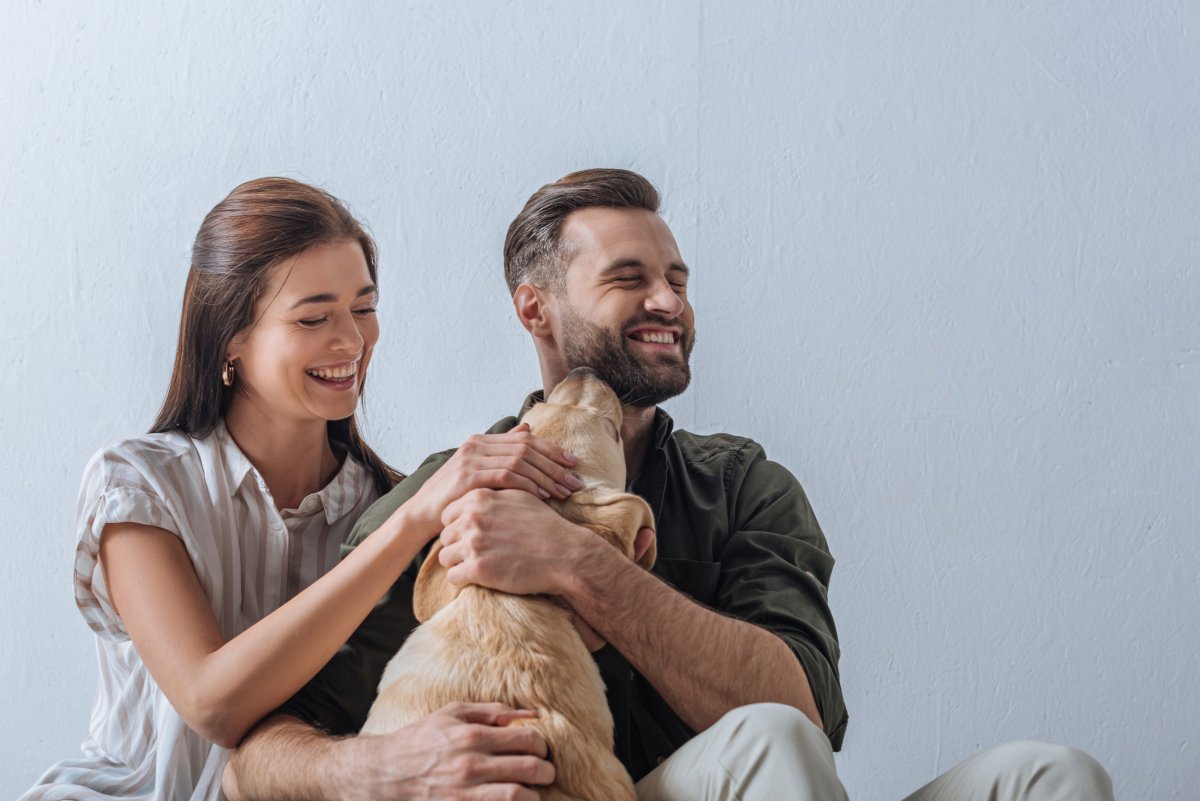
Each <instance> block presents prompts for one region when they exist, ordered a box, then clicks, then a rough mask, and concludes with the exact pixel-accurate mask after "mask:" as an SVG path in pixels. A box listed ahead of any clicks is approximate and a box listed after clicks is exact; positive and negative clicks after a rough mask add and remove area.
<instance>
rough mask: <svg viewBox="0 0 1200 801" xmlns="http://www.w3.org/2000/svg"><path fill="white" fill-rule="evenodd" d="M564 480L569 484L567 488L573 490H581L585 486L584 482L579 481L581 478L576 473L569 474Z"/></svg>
mask: <svg viewBox="0 0 1200 801" xmlns="http://www.w3.org/2000/svg"><path fill="white" fill-rule="evenodd" d="M563 480H564V481H566V482H567V486H568V487H570V488H571V489H579V488H581V487H582V486H583V482H582V481H580V480H579V476H577V475H575V474H574V473H570V472H568V473H567V475H566V478H564V479H563Z"/></svg>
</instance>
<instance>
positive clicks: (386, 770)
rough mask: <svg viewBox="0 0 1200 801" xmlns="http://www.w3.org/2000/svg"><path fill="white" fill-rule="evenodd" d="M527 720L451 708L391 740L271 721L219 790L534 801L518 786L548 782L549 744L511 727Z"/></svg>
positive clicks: (518, 714) (320, 799)
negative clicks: (468, 795) (467, 795)
mask: <svg viewBox="0 0 1200 801" xmlns="http://www.w3.org/2000/svg"><path fill="white" fill-rule="evenodd" d="M528 717H532V713H530V712H523V711H518V710H515V709H512V708H510V707H507V706H504V705H502V704H452V705H450V706H448V707H446V708H445V709H442V710H440V711H439V712H435V713H434V714H432V715H429V716H427V717H424V718H422V719H421V720H418V721H416V722H415V723H412V724H410V725H408V726H405V727H404V728H402V729H399V730H398V731H396V732H393V733H391V734H385V735H379V736H362V737H342V738H334V737H329V736H326V735H324V734H321V733H320V732H318V731H317V730H316V729H314V728H313V727H311V726H309V725H308V724H307V723H304V722H303V721H300V720H297V719H296V718H292V717H288V716H286V715H275V716H273V717H271V718H268V719H267V720H266V721H264V722H263V723H262V724H261V725H259V727H258V728H257V729H255V730H254V731H253V732H252V733H251V734H250V736H249V737H247V738H246V739H245V740H244V741H243V742H242V745H241V747H240V748H239V749H238V750H237V752H236V753H235V754H234V755H233V757H232V758H231V760H230V762H229V765H228V766H227V767H226V768H225V775H224V777H223V781H222V788H223V789H224V791H225V794H226V795H227V796H229V798H230V801H246V800H247V799H254V801H291V799H296V798H306V799H311V801H326V800H327V799H328V801H334V799H339V801H357V800H358V799H364V800H367V799H369V800H370V801H375V800H376V799H387V800H388V801H400V800H402V799H406V798H413V799H417V798H441V797H448V795H449V794H450V793H454V792H455V791H462V790H464V789H472V788H473V789H475V790H476V791H477V792H478V794H477V795H474V796H472V797H473V798H480V799H488V798H495V799H501V798H503V799H510V798H515V799H521V801H537V797H538V796H537V793H536V792H535V791H533V790H531V789H529V788H528V787H525V786H523V785H546V784H550V783H551V782H553V781H554V767H553V766H552V765H551V764H550V763H549V762H548V761H547V760H546V755H547V753H548V750H547V746H546V741H545V739H544V738H543V737H542V735H541V734H540V733H539V732H538V731H537V730H536V729H534V728H533V727H531V726H509V725H508V724H509V723H511V722H512V721H515V720H519V719H521V718H528ZM456 797H457V796H456Z"/></svg>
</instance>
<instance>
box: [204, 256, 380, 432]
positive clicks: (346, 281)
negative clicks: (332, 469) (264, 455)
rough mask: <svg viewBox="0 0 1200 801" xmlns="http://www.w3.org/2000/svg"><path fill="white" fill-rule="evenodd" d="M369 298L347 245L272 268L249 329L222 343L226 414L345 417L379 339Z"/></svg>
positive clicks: (365, 275)
mask: <svg viewBox="0 0 1200 801" xmlns="http://www.w3.org/2000/svg"><path fill="white" fill-rule="evenodd" d="M377 298H378V291H377V290H376V288H375V283H374V282H373V281H372V280H371V274H370V271H369V270H368V269H367V261H366V257H365V256H364V255H363V251H362V247H361V246H360V245H359V244H358V242H356V241H354V240H346V241H342V242H337V243H334V244H327V245H317V246H315V247H312V248H309V249H308V250H306V251H304V252H302V253H300V254H299V255H298V256H294V257H292V258H288V259H284V260H283V261H282V262H280V263H279V264H276V265H275V266H274V267H272V268H271V276H270V281H269V283H268V285H267V289H266V292H264V293H263V296H262V297H261V298H259V300H258V302H257V303H255V307H254V322H253V323H251V324H250V326H248V327H247V328H245V329H243V330H242V331H240V332H239V333H238V334H237V335H236V336H235V337H234V338H233V341H232V342H231V343H230V344H229V349H228V351H227V358H228V359H229V360H230V361H232V362H234V366H235V368H236V378H235V383H234V396H233V398H232V399H231V401H230V405H231V409H232V407H233V405H235V404H250V405H251V406H252V407H253V408H254V410H255V411H256V412H257V413H258V414H262V415H266V416H268V417H269V418H270V419H271V420H273V421H276V422H280V423H302V422H315V421H318V420H321V421H327V420H340V419H342V418H345V417H349V416H350V415H352V414H353V413H354V409H355V407H356V406H357V404H358V396H359V393H360V392H361V390H362V382H363V377H364V376H365V374H366V369H367V363H368V362H369V361H370V358H371V351H372V349H373V348H374V347H375V342H376V341H377V340H378V339H379V321H378V320H377V319H376V317H375V304H376V301H377Z"/></svg>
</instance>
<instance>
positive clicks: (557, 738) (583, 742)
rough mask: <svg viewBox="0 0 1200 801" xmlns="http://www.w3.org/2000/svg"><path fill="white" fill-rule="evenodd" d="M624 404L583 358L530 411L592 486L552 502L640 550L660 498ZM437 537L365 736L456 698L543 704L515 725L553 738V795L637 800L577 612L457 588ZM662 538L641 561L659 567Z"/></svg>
mask: <svg viewBox="0 0 1200 801" xmlns="http://www.w3.org/2000/svg"><path fill="white" fill-rule="evenodd" d="M621 416H622V412H621V404H620V401H619V400H618V399H617V396H616V394H615V393H614V392H613V391H612V389H611V388H609V386H608V385H607V384H605V383H604V382H603V381H601V380H600V378H598V377H597V376H596V374H595V373H594V372H593V371H591V370H590V369H587V368H577V369H575V370H572V371H571V373H570V374H568V375H567V377H566V378H565V379H564V380H563V381H562V382H561V383H560V384H559V385H558V386H557V387H555V388H554V391H553V392H551V393H550V397H548V398H547V399H546V402H545V403H540V404H538V405H536V406H534V407H533V408H532V409H530V410H529V411H528V412H527V413H526V414H525V417H524V419H523V422H526V423H528V424H529V426H530V430H531V431H532V433H533V434H535V435H536V436H538V437H541V438H542V439H545V440H548V441H550V442H553V443H555V444H556V445H558V446H560V447H562V448H564V449H565V450H568V451H571V452H573V453H574V454H576V455H577V456H578V457H579V463H578V466H577V467H576V470H575V472H576V473H577V474H578V475H579V477H580V479H581V480H582V481H583V483H584V486H583V488H582V489H580V490H578V491H576V492H574V493H572V494H571V496H570V497H568V498H567V499H566V500H563V501H558V500H554V499H551V500H549V501H547V503H549V504H550V505H551V506H552V507H553V508H554V509H555V510H556V511H557V512H558V513H559V514H561V515H562V516H563V517H565V518H567V519H568V520H570V521H572V522H573V523H577V524H579V525H582V526H584V527H586V528H588V529H590V530H591V531H593V532H594V533H595V534H596V535H597V536H599V537H601V538H603V539H604V540H605V541H606V542H608V543H609V544H610V545H612V546H613V547H614V548H616V549H617V550H619V551H621V552H622V553H623V554H625V555H626V556H627V557H629V558H630V559H633V558H634V540H635V539H636V537H637V533H638V531H639V530H641V529H642V528H647V527H648V528H653V527H654V515H653V513H652V512H651V510H650V506H649V505H648V504H647V503H646V502H645V501H644V500H642V499H641V498H640V497H638V496H637V495H632V494H630V493H627V492H625V491H624V487H625V456H624V449H623V446H622V444H621V434H620V432H621ZM440 550H441V546H440V544H435V545H434V547H433V549H432V550H431V551H430V553H429V555H428V556H427V557H426V558H425V561H424V563H423V564H422V565H421V570H420V571H419V572H418V574H417V580H416V583H415V586H414V590H413V610H414V612H415V614H416V617H417V620H418V621H420V622H421V624H422V625H420V626H418V627H417V629H416V630H414V631H413V632H412V634H411V635H409V637H408V639H407V640H406V641H405V643H404V645H403V646H402V647H401V648H400V650H399V652H397V654H396V656H394V657H393V658H392V660H391V661H390V662H389V663H388V666H387V668H386V670H385V671H384V674H383V678H382V679H381V680H380V683H379V695H378V696H377V698H376V700H375V703H374V704H373V705H372V707H371V711H370V714H369V716H368V718H367V722H366V724H365V725H364V727H363V729H362V733H363V734H384V733H387V732H391V731H395V730H396V729H398V728H400V727H402V726H404V725H406V724H408V723H411V722H413V721H416V720H418V719H420V718H422V717H424V716H426V715H428V714H430V713H432V712H435V711H437V710H438V709H441V708H442V707H444V706H446V705H447V704H450V703H453V702H456V701H465V702H497V701H498V702H501V703H505V704H508V705H509V706H512V707H515V708H518V709H530V710H536V711H537V713H538V717H536V718H529V719H524V718H523V719H519V720H516V721H514V722H513V723H512V724H510V725H514V726H515V725H525V726H533V727H534V728H536V729H537V730H538V731H539V732H541V734H542V735H543V736H544V737H545V739H546V742H547V743H548V745H549V749H550V759H551V760H552V762H553V763H554V767H555V773H556V778H555V780H554V783H553V784H552V785H550V786H548V787H539V788H536V789H537V790H538V792H539V794H540V798H541V799H543V801H635V798H636V796H635V795H634V789H633V782H632V780H631V779H630V777H629V774H628V773H627V772H626V770H625V768H624V766H622V765H621V763H620V761H619V760H618V759H617V758H616V756H615V755H614V753H613V720H612V714H611V712H609V709H608V704H607V702H606V701H605V696H604V683H603V681H602V680H601V678H600V671H599V669H598V668H597V667H596V663H595V661H594V660H593V659H592V656H591V654H590V653H589V652H588V649H587V648H586V647H585V646H584V644H583V640H582V639H581V637H580V635H579V633H578V632H577V631H576V629H575V627H574V625H573V623H572V620H571V611H570V610H569V609H567V608H565V607H564V605H563V604H562V603H561V602H556V600H555V599H552V598H549V597H547V596H518V595H509V594H506V593H501V592H496V591H494V590H490V589H487V588H484V587H478V586H466V587H463V588H461V589H459V588H456V587H454V586H453V585H452V584H450V582H449V581H448V580H447V578H446V568H445V567H443V566H442V565H441V564H440V562H439V561H438V552H439V551H440ZM654 559H655V549H654V546H653V545H651V547H650V548H649V549H648V550H647V551H646V553H645V554H643V555H642V557H641V559H640V560H638V562H639V564H640V565H641V566H642V567H644V568H646V569H647V570H648V569H650V567H651V566H653V564H654Z"/></svg>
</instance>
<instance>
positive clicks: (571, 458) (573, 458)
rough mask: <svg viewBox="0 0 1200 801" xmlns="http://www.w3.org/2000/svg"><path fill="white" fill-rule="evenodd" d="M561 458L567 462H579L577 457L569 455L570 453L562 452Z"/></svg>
mask: <svg viewBox="0 0 1200 801" xmlns="http://www.w3.org/2000/svg"><path fill="white" fill-rule="evenodd" d="M563 458H564V459H566V460H567V461H568V462H578V461H579V457H578V456H576V455H575V454H573V453H571V452H570V451H563Z"/></svg>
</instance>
